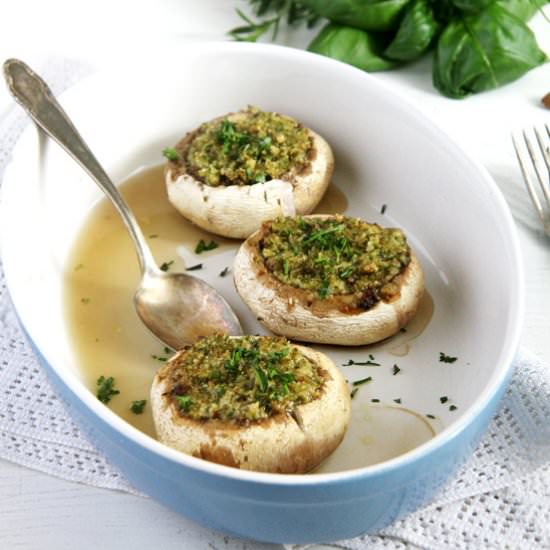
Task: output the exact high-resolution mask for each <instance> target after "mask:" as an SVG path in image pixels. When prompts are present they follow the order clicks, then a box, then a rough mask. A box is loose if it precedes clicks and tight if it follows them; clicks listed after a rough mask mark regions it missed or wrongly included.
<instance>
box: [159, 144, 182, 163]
mask: <svg viewBox="0 0 550 550" xmlns="http://www.w3.org/2000/svg"><path fill="white" fill-rule="evenodd" d="M162 154H163V156H164V157H166V158H167V159H168V160H171V161H172V162H176V161H178V160H179V159H180V156H179V155H178V152H177V151H176V150H175V149H174V148H173V147H166V148H165V149H163V150H162Z"/></svg>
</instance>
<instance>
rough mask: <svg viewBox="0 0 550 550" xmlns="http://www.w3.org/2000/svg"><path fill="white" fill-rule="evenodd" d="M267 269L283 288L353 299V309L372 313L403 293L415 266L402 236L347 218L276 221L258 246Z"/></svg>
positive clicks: (350, 304) (349, 305) (269, 224)
mask: <svg viewBox="0 0 550 550" xmlns="http://www.w3.org/2000/svg"><path fill="white" fill-rule="evenodd" d="M259 246H260V253H261V257H262V259H263V261H264V263H265V265H266V267H267V269H268V270H269V271H270V272H271V273H272V274H273V276H274V277H276V278H277V279H279V280H280V281H281V282H282V283H284V284H287V285H290V286H293V287H295V288H300V289H303V290H305V291H309V292H310V293H311V294H312V295H313V296H316V297H317V298H319V299H321V300H325V299H327V298H329V297H330V296H340V295H352V297H351V300H348V301H346V305H345V307H346V308H347V309H348V310H350V311H351V310H353V309H360V310H361V309H362V310H367V309H370V308H371V307H373V306H374V305H375V304H376V303H377V302H378V301H380V300H389V299H391V298H392V297H394V296H396V295H397V294H398V293H399V283H398V280H396V278H397V277H398V276H399V275H400V274H401V273H402V272H403V271H404V269H405V268H406V267H407V265H408V264H409V262H410V259H411V256H410V249H409V247H408V245H407V239H406V237H405V235H404V234H403V232H402V231H401V230H399V229H394V228H382V227H380V226H379V225H377V224H370V223H367V222H365V221H363V220H360V219H357V218H349V217H345V216H342V215H336V216H332V217H330V218H316V217H315V218H313V217H311V218H303V217H294V218H277V219H275V220H273V221H271V222H267V223H266V224H265V225H264V234H263V237H262V240H261V241H260V243H259Z"/></svg>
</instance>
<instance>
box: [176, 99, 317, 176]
mask: <svg viewBox="0 0 550 550" xmlns="http://www.w3.org/2000/svg"><path fill="white" fill-rule="evenodd" d="M311 146H312V143H311V138H310V136H309V132H308V131H307V129H306V128H303V127H302V126H301V125H300V124H298V122H297V121H296V120H294V119H293V118H290V117H287V116H283V115H280V114H277V113H269V112H264V111H261V110H260V109H258V108H255V107H249V108H248V109H247V110H245V111H242V112H240V113H236V114H233V115H230V116H229V117H226V118H224V119H222V120H219V119H217V120H214V121H212V122H207V123H205V124H203V125H202V126H201V127H200V128H199V130H198V131H197V133H196V135H195V136H194V138H193V139H192V141H191V143H190V144H189V146H188V148H187V151H186V166H187V169H188V171H189V172H190V173H191V174H192V175H193V176H195V177H196V178H197V179H199V180H200V181H202V182H203V183H205V184H206V185H210V186H212V187H218V186H220V185H254V184H256V183H264V182H266V181H269V180H272V179H280V178H282V177H284V176H286V175H288V174H290V173H293V172H295V171H296V172H299V171H300V170H301V169H303V168H304V167H305V166H306V164H307V163H308V155H309V151H310V149H311Z"/></svg>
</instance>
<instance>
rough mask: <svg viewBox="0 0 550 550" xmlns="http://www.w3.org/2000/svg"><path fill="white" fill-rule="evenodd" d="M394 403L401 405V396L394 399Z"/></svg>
mask: <svg viewBox="0 0 550 550" xmlns="http://www.w3.org/2000/svg"><path fill="white" fill-rule="evenodd" d="M393 401H394V403H397V404H398V405H401V397H398V398H397V399H394V400H393Z"/></svg>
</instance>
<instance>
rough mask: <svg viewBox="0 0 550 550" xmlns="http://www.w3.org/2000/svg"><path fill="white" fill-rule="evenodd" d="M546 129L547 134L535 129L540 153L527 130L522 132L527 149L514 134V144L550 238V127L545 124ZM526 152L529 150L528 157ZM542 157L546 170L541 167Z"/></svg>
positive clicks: (531, 195) (532, 200) (530, 194)
mask: <svg viewBox="0 0 550 550" xmlns="http://www.w3.org/2000/svg"><path fill="white" fill-rule="evenodd" d="M544 128H545V130H546V132H544V130H539V129H538V128H537V127H534V128H533V132H532V133H533V134H534V135H535V137H536V142H537V144H538V153H537V149H536V147H535V146H534V145H533V142H532V136H531V137H530V136H529V135H528V133H527V131H526V130H523V131H522V135H523V141H524V143H525V147H521V146H520V144H519V143H518V140H517V139H516V137H515V136H514V134H512V142H513V143H514V149H515V150H516V155H517V157H518V162H519V166H520V169H521V173H522V175H523V181H524V182H525V187H526V188H527V192H528V193H529V196H530V197H531V202H532V203H533V206H534V207H535V210H536V212H537V214H538V216H539V218H540V221H541V222H542V226H543V229H544V232H545V233H546V234H547V235H548V236H550V126H549V125H548V124H545V125H544ZM525 150H527V153H528V156H527V154H526V153H525ZM528 157H529V159H530V161H529V160H528ZM541 157H542V160H543V161H544V165H545V167H546V169H545V168H544V167H543V166H542V165H541ZM529 164H530V165H531V166H532V168H533V169H534V172H535V174H536V176H537V181H538V183H539V187H540V191H537V188H536V186H535V185H534V184H533V180H532V177H531V176H532V171H533V170H531V171H530V170H529Z"/></svg>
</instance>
